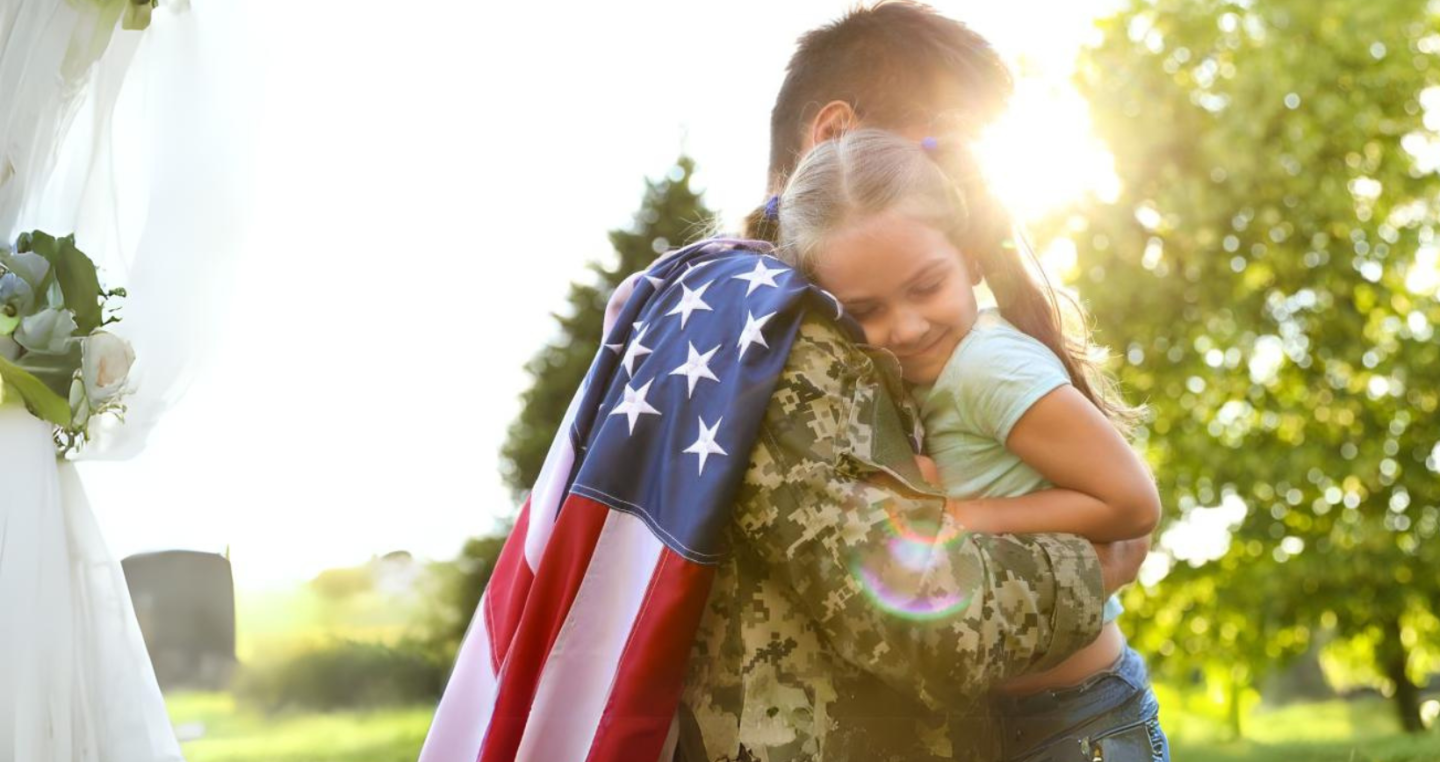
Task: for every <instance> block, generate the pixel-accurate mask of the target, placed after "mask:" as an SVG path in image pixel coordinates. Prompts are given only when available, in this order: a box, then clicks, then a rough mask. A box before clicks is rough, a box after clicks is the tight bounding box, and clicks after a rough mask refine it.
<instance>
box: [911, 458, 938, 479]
mask: <svg viewBox="0 0 1440 762" xmlns="http://www.w3.org/2000/svg"><path fill="white" fill-rule="evenodd" d="M915 465H916V466H917V467H919V469H920V476H922V477H924V479H925V481H927V482H930V485H931V486H933V487H939V486H940V467H939V466H937V465H935V461H933V460H931V459H930V458H928V457H926V456H924V455H916V456H915Z"/></svg>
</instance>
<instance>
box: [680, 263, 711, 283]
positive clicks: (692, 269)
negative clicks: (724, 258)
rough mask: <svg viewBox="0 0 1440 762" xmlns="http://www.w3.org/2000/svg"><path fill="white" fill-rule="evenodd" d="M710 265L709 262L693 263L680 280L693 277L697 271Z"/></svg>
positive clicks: (686, 267) (687, 266)
mask: <svg viewBox="0 0 1440 762" xmlns="http://www.w3.org/2000/svg"><path fill="white" fill-rule="evenodd" d="M708 264H710V261H709V260H707V261H705V262H691V263H690V264H688V265H686V266H685V274H684V275H681V276H680V280H685V279H686V278H688V277H690V276H691V275H693V274H694V273H695V271H696V270H699V269H700V268H702V267H704V266H705V265H708Z"/></svg>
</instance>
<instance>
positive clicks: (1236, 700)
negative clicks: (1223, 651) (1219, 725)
mask: <svg viewBox="0 0 1440 762" xmlns="http://www.w3.org/2000/svg"><path fill="white" fill-rule="evenodd" d="M1246 687H1247V681H1246V680H1244V679H1243V678H1242V677H1241V674H1240V668H1239V667H1233V668H1231V670H1230V707H1229V709H1230V732H1232V733H1234V734H1235V740H1236V741H1239V740H1240V739H1242V738H1244V737H1245V716H1244V707H1243V706H1242V704H1243V699H1244V697H1245V688H1246Z"/></svg>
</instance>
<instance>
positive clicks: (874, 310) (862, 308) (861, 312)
mask: <svg viewBox="0 0 1440 762" xmlns="http://www.w3.org/2000/svg"><path fill="white" fill-rule="evenodd" d="M845 311H846V312H848V313H850V317H852V318H854V319H856V320H861V321H863V320H865V319H867V318H872V317H875V316H876V315H878V314H880V308H879V307H875V306H872V305H869V304H861V305H858V306H851V305H849V304H847V305H845Z"/></svg>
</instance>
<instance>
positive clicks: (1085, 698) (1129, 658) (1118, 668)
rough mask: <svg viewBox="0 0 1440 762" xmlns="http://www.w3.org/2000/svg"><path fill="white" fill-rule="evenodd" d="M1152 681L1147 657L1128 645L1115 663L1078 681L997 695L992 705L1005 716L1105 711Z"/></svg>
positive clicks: (1037, 715)
mask: <svg viewBox="0 0 1440 762" xmlns="http://www.w3.org/2000/svg"><path fill="white" fill-rule="evenodd" d="M1149 682H1150V681H1149V677H1148V675H1147V673H1146V670H1145V660H1144V658H1143V657H1141V656H1140V654H1139V653H1137V652H1136V651H1135V649H1133V648H1130V647H1126V649H1125V650H1124V651H1123V652H1122V653H1121V654H1120V657H1119V658H1118V659H1116V660H1115V663H1114V664H1112V665H1110V667H1109V668H1107V669H1105V670H1103V671H1100V672H1096V673H1095V674H1093V675H1091V676H1090V677H1088V678H1086V679H1085V681H1084V682H1082V683H1080V684H1079V685H1073V686H1070V687H1068V688H1056V689H1053V690H1048V691H1041V692H1040V693H1034V694H1031V695H1028V696H1007V695H1003V694H1001V695H996V696H995V697H994V698H993V705H994V707H995V709H996V710H997V711H998V712H999V714H1000V715H1001V716H1005V717H1039V716H1045V715H1050V714H1053V713H1055V712H1057V711H1072V710H1074V709H1076V708H1078V707H1082V706H1083V707H1085V708H1086V709H1087V710H1089V711H1091V712H1106V711H1109V710H1110V709H1113V708H1115V707H1117V706H1119V705H1121V704H1123V703H1125V702H1126V701H1128V700H1129V699H1130V698H1131V697H1133V696H1134V695H1135V694H1136V693H1137V692H1139V691H1141V690H1144V689H1145V688H1146V687H1147V686H1148V685H1149Z"/></svg>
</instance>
